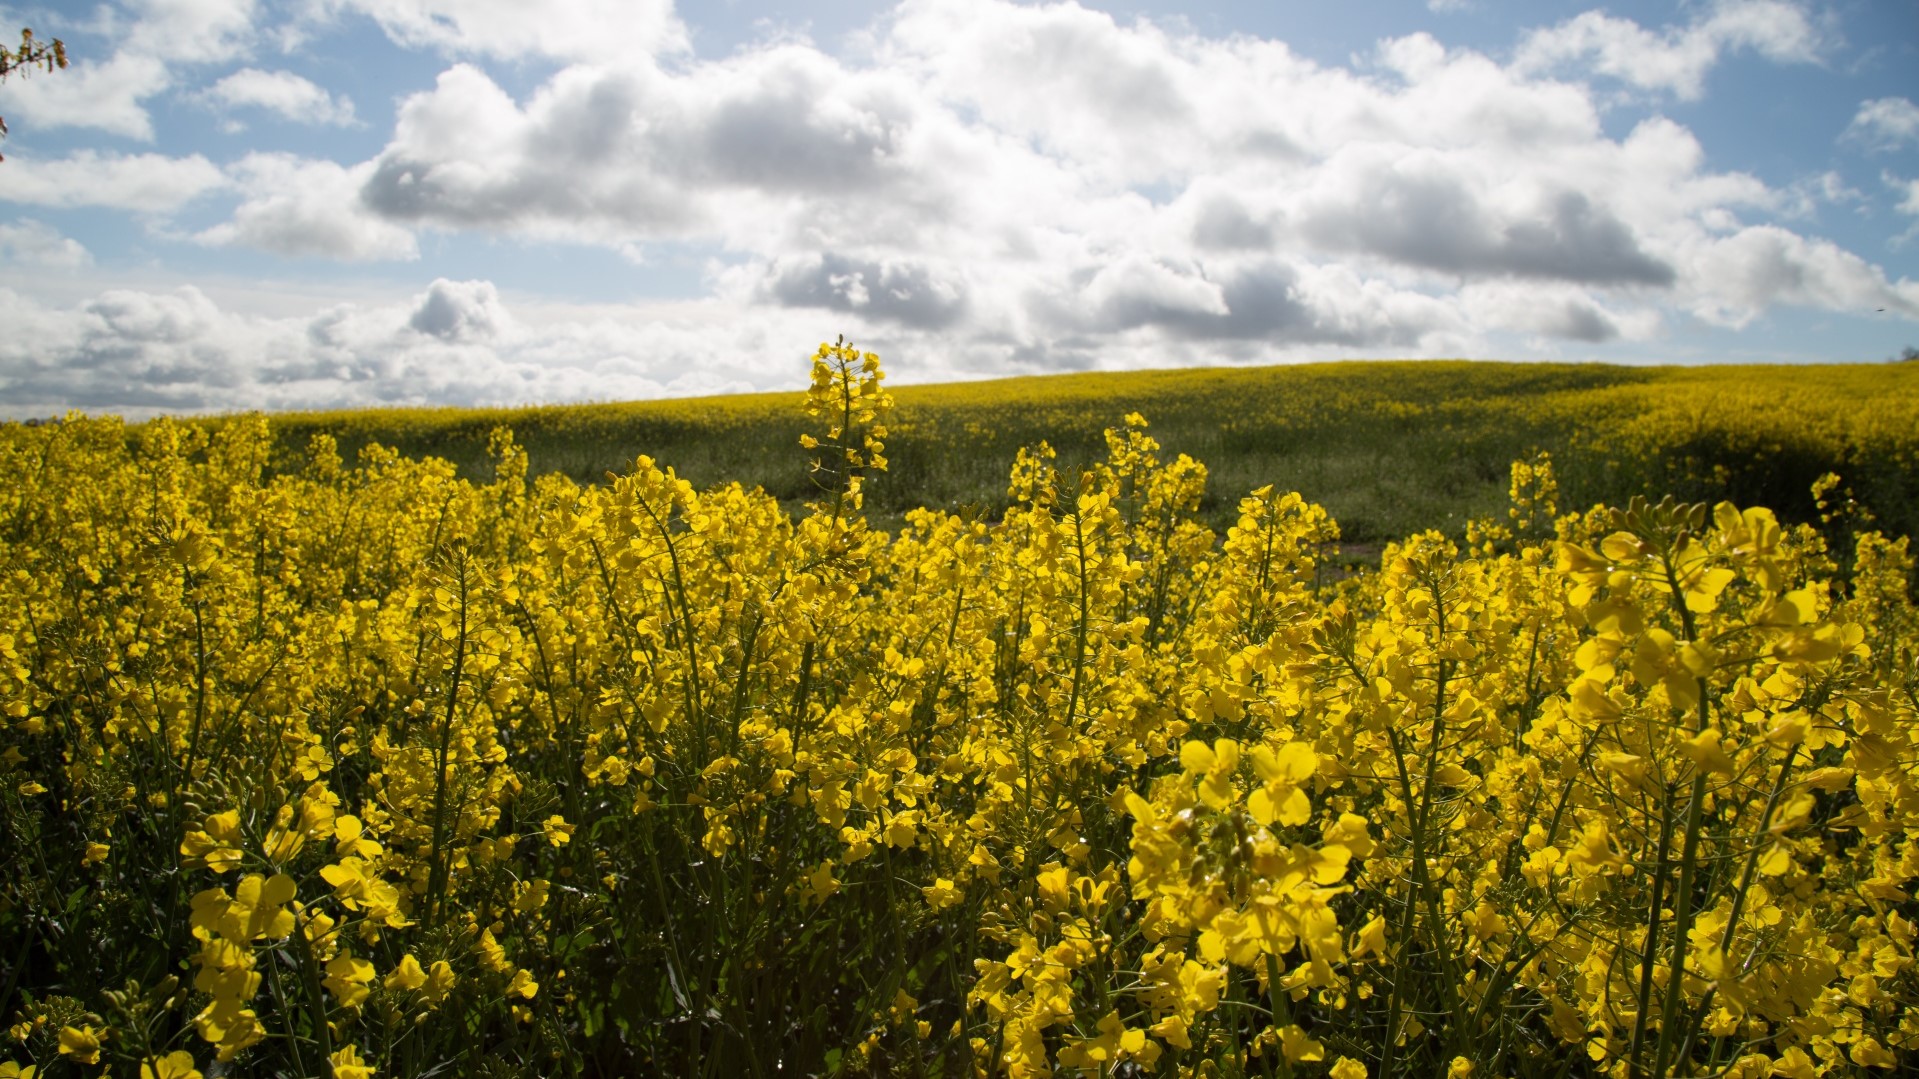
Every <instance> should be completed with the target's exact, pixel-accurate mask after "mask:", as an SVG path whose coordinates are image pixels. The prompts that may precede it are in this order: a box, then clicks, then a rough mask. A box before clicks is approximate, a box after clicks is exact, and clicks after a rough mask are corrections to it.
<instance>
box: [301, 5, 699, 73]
mask: <svg viewBox="0 0 1919 1079" xmlns="http://www.w3.org/2000/svg"><path fill="white" fill-rule="evenodd" d="M310 6H311V8H312V9H313V11H314V12H315V14H316V15H318V16H319V17H323V18H324V17H338V16H339V15H340V14H342V13H353V14H359V15H364V16H366V17H368V18H371V19H373V20H374V21H375V22H377V23H378V24H379V25H380V29H381V30H383V31H384V32H385V33H386V34H387V36H388V37H390V38H392V39H393V41H394V42H395V43H397V44H399V45H402V46H405V47H407V48H431V49H438V50H440V51H442V52H445V53H448V54H451V55H456V56H482V57H490V58H494V59H502V60H524V59H528V58H531V57H535V56H537V57H542V58H546V59H552V60H561V61H570V60H591V61H601V62H607V63H615V62H624V61H627V60H632V59H634V58H637V57H641V56H654V55H659V54H663V53H672V52H683V51H685V50H686V49H687V48H688V47H689V44H688V39H687V34H686V26H685V24H684V23H682V22H681V21H680V19H679V16H678V15H676V14H675V13H674V10H673V0H571V2H569V3H564V4H535V3H527V2H526V0H313V2H312V4H311V5H310Z"/></svg>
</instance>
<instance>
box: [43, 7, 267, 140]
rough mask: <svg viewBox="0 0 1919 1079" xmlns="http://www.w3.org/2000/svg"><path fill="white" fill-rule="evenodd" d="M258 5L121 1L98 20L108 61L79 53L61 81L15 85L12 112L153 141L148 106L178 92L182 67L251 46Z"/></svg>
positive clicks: (55, 123)
mask: <svg viewBox="0 0 1919 1079" xmlns="http://www.w3.org/2000/svg"><path fill="white" fill-rule="evenodd" d="M257 15H258V12H257V10H256V5H255V3H254V0H122V6H121V8H118V9H116V8H102V9H101V11H100V12H99V13H98V16H97V18H98V19H99V20H100V21H101V23H102V25H104V26H105V27H106V28H107V29H108V30H109V31H110V32H111V36H112V38H113V39H114V42H115V45H114V49H113V51H112V52H111V53H109V54H107V55H106V56H104V57H103V58H101V59H97V60H96V59H93V58H91V57H87V56H81V55H76V56H74V57H73V59H72V62H71V66H70V67H68V69H67V70H65V71H62V72H60V73H59V74H58V76H56V77H48V78H34V79H22V80H18V85H17V86H16V85H9V88H8V97H9V98H10V99H11V100H10V103H9V105H8V109H9V111H12V112H17V113H19V114H20V115H21V116H22V117H24V118H26V119H27V120H29V121H30V122H31V123H32V124H33V126H35V127H37V128H56V127H84V128H94V129H97V130H100V131H105V132H107V133H109V134H113V135H121V136H125V137H127V138H132V139H139V140H142V141H149V142H150V141H152V139H153V121H152V118H151V117H150V116H149V115H148V113H147V106H146V102H147V100H148V99H150V98H153V97H155V96H157V95H159V94H162V93H164V92H166V91H167V90H170V89H172V88H174V86H175V85H176V84H177V82H178V76H177V74H176V69H177V68H178V67H180V66H182V65H198V64H215V63H222V62H225V61H228V60H231V59H234V58H235V57H237V56H240V55H241V54H243V53H244V52H245V51H246V49H247V48H248V47H249V45H250V43H251V41H252V38H253V33H254V21H255V19H256V17H257Z"/></svg>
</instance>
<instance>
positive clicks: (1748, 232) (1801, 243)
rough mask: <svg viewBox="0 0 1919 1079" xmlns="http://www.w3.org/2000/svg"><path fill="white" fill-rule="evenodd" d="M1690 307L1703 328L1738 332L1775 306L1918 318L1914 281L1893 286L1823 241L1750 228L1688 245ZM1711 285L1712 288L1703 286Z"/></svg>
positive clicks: (1855, 258)
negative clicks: (1705, 324)
mask: <svg viewBox="0 0 1919 1079" xmlns="http://www.w3.org/2000/svg"><path fill="white" fill-rule="evenodd" d="M1688 257H1689V260H1690V261H1691V263H1692V274H1691V279H1692V280H1693V281H1694V282H1696V283H1697V284H1695V286H1694V287H1693V288H1692V289H1691V290H1690V291H1692V292H1693V296H1692V300H1691V307H1692V310H1693V313H1694V314H1696V315H1698V316H1699V317H1700V318H1702V319H1705V320H1706V321H1708V322H1711V323H1714V324H1717V325H1724V326H1733V327H1739V326H1744V325H1746V324H1747V323H1749V322H1751V321H1752V320H1753V319H1755V318H1757V317H1759V315H1760V314H1761V313H1763V312H1764V311H1766V310H1767V309H1769V308H1771V307H1773V306H1776V305H1779V304H1797V305H1803V306H1807V307H1820V308H1825V309H1828V310H1835V311H1849V312H1852V313H1855V314H1863V313H1866V312H1870V311H1875V310H1879V309H1884V310H1886V311H1892V312H1897V313H1898V314H1900V315H1903V316H1905V317H1906V318H1919V281H1911V280H1907V279H1904V278H1901V279H1900V280H1898V281H1896V282H1894V281H1888V280H1887V279H1886V275H1885V273H1884V272H1883V271H1882V270H1880V269H1879V268H1878V267H1876V266H1874V265H1872V264H1871V263H1869V262H1867V261H1866V260H1864V259H1862V258H1860V257H1859V256H1858V255H1855V254H1853V253H1852V252H1850V251H1847V250H1845V249H1844V248H1841V247H1840V246H1839V245H1837V244H1835V243H1832V242H1831V241H1829V240H1820V239H1808V238H1806V237H1804V236H1800V235H1798V234H1797V233H1793V232H1789V231H1787V230H1785V229H1783V228H1779V227H1778V226H1776V225H1755V226H1752V227H1750V228H1744V229H1740V230H1739V231H1738V232H1735V233H1733V234H1732V235H1730V236H1723V237H1714V238H1711V239H1707V240H1703V241H1701V242H1699V243H1697V244H1695V245H1693V246H1692V247H1691V249H1690V251H1689V252H1688ZM1707 282H1710V283H1711V287H1710V288H1705V287H1702V286H1703V285H1704V284H1705V283H1707Z"/></svg>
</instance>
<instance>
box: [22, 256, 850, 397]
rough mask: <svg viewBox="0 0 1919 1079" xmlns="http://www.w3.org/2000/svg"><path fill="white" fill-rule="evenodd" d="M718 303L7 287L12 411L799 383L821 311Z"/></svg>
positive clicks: (658, 392)
mask: <svg viewBox="0 0 1919 1079" xmlns="http://www.w3.org/2000/svg"><path fill="white" fill-rule="evenodd" d="M740 316H741V312H739V311H738V310H736V309H732V308H726V307H721V306H716V305H713V304H711V303H710V302H688V303H683V304H677V305H667V306H666V307H665V308H664V309H662V310H655V311H651V312H637V311H635V310H634V309H633V308H630V307H628V308H623V309H620V310H617V311H585V310H568V309H559V310H554V311H546V312H543V311H540V310H538V309H537V308H535V309H534V310H532V311H531V312H530V317H531V318H532V319H533V323H532V324H528V325H523V324H522V323H521V322H520V321H519V319H518V316H517V315H515V314H510V313H509V312H508V310H507V307H506V304H505V303H504V301H502V300H501V299H500V297H499V295H498V293H497V292H496V291H495V290H494V287H493V286H492V284H491V283H489V282H484V281H447V280H439V281H435V282H433V283H432V284H431V285H430V286H429V287H428V288H427V289H426V290H425V291H424V292H422V293H420V294H418V295H415V296H413V297H411V298H410V299H408V300H406V301H404V302H401V303H395V304H372V305H369V304H358V303H346V304H333V305H330V306H325V307H319V308H315V309H313V310H310V311H309V312H308V313H306V314H302V315H297V316H292V317H263V316H259V315H251V314H246V313H243V312H239V311H235V310H232V309H228V308H224V307H222V306H221V305H219V304H217V303H216V302H214V300H213V299H211V298H210V297H209V296H208V295H207V294H206V293H204V292H202V291H201V290H199V289H196V288H193V287H185V288H179V289H174V290H170V291H158V292H155V291H147V290H139V289H114V290H108V291H105V292H102V293H99V294H97V295H94V296H92V297H90V298H88V299H86V300H84V301H82V302H80V303H77V304H73V305H71V306H53V305H48V304H44V303H40V302H38V301H35V300H33V299H31V298H29V297H26V296H22V295H21V294H20V293H18V292H16V291H13V290H10V289H6V288H0V321H4V322H5V324H6V325H8V326H9V327H11V328H13V329H14V330H15V331H16V332H15V333H13V334H10V335H8V337H7V338H4V339H0V402H3V403H0V415H4V416H12V417H25V416H33V415H45V414H48V413H57V412H59V411H63V410H65V409H67V408H69V407H76V408H82V409H86V410H89V411H95V412H117V413H120V414H122V415H127V416H129V417H131V418H143V417H146V416H149V415H152V414H154V413H156V412H230V411H240V410H246V409H291V408H344V407H357V406H369V405H383V404H427V403H455V404H467V405H490V404H517V403H525V402H528V401H549V402H559V401H580V400H607V399H634V398H648V397H660V396H667V395H686V394H699V393H726V392H738V391H744V390H751V389H764V388H768V387H767V386H766V385H765V384H764V383H763V382H762V381H761V379H762V378H764V374H763V366H764V364H763V362H762V360H763V357H765V356H767V355H769V354H779V355H785V356H788V357H790V358H791V363H790V364H789V365H788V367H787V368H786V369H785V370H782V371H781V372H780V373H779V376H778V377H779V382H778V384H779V385H792V386H797V385H798V384H800V383H801V382H802V380H803V378H804V370H805V368H804V363H805V357H806V356H808V355H810V354H811V352H812V349H813V347H814V346H815V345H816V344H817V343H818V342H817V340H814V339H813V338H814V337H816V336H817V330H816V329H815V328H814V327H812V326H810V325H808V323H811V322H812V321H813V320H811V319H809V318H803V317H798V316H792V315H782V314H780V313H778V312H770V313H764V314H762V315H760V316H758V317H754V318H745V319H743V318H741V317H740Z"/></svg>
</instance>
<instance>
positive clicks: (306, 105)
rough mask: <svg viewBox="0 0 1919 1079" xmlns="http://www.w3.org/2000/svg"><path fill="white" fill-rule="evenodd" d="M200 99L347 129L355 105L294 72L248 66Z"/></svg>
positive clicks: (284, 117) (342, 96) (351, 119)
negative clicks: (263, 69) (264, 69)
mask: <svg viewBox="0 0 1919 1079" xmlns="http://www.w3.org/2000/svg"><path fill="white" fill-rule="evenodd" d="M201 97H202V98H203V99H204V100H206V101H209V102H211V103H213V104H216V105H221V106H224V107H226V108H229V109H231V108H259V109H265V110H267V111H268V112H272V113H277V114H279V115H280V116H281V117H282V118H283V119H287V120H291V121H293V122H295V123H302V124H326V125H334V126H348V125H351V124H352V123H354V119H353V102H352V100H351V99H349V98H347V97H346V96H344V95H340V96H335V95H333V94H329V93H327V92H326V91H325V90H323V89H321V88H320V87H319V86H318V85H317V84H315V83H313V82H311V81H310V80H307V79H304V78H301V77H300V76H298V75H295V74H294V73H293V72H291V71H262V70H260V69H259V68H254V67H246V68H241V69H240V70H238V71H236V72H234V73H233V74H231V75H228V76H226V77H225V78H223V79H221V80H220V81H219V82H216V83H214V84H213V85H212V86H209V87H207V88H206V90H205V91H204V92H203V93H202V94H201Z"/></svg>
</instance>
